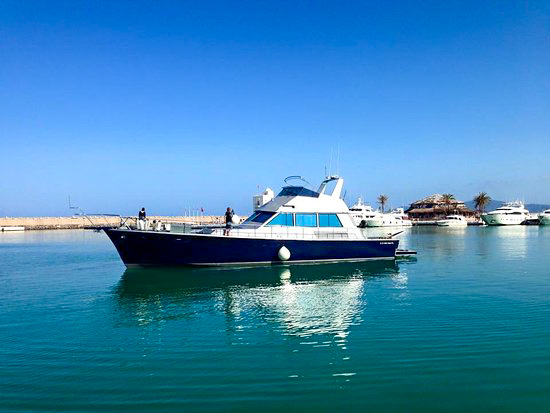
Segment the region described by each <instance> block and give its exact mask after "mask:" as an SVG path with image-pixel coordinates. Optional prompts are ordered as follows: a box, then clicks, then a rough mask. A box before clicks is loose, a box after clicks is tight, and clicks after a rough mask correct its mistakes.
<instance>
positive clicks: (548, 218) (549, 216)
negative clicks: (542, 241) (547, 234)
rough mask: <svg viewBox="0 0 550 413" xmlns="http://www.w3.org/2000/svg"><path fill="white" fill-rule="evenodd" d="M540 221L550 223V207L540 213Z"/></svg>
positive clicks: (543, 223)
mask: <svg viewBox="0 0 550 413" xmlns="http://www.w3.org/2000/svg"><path fill="white" fill-rule="evenodd" d="M539 222H540V224H541V225H550V209H547V210H545V211H543V212H541V213H540V214H539Z"/></svg>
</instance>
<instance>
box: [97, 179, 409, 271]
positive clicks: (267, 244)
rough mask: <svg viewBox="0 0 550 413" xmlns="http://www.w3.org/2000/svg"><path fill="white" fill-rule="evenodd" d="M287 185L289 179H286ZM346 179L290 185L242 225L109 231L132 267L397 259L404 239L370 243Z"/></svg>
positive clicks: (127, 263)
mask: <svg viewBox="0 0 550 413" xmlns="http://www.w3.org/2000/svg"><path fill="white" fill-rule="evenodd" d="M285 182H286V180H285ZM343 185H344V180H343V179H342V178H340V177H339V176H331V177H327V178H326V179H325V180H324V181H323V182H322V183H321V185H320V186H319V189H318V190H316V191H315V190H312V189H308V188H306V187H305V186H293V185H289V186H285V187H283V189H282V191H281V192H280V193H279V194H278V195H277V196H276V197H275V198H273V199H272V200H271V201H269V202H268V203H266V204H265V205H262V206H261V207H259V208H257V209H256V210H255V211H254V213H253V214H252V215H251V216H250V217H249V218H248V219H247V220H246V221H245V222H244V223H243V224H241V225H237V226H235V227H234V228H232V229H231V231H230V232H229V234H228V235H227V234H226V235H224V229H223V228H202V229H200V230H193V229H190V227H188V226H183V225H174V224H173V225H171V226H170V225H157V226H155V227H154V228H155V230H138V229H134V228H132V227H130V226H126V227H124V226H121V227H119V228H112V229H105V232H106V233H107V235H108V236H109V238H110V239H111V241H112V242H113V244H114V245H115V247H116V249H117V251H118V253H119V254H120V257H121V258H122V261H123V262H124V264H126V266H128V267H132V266H151V265H152V266H181V265H185V266H221V265H266V264H283V263H287V264H292V263H310V262H339V261H365V260H373V259H389V260H392V259H394V258H395V256H396V252H397V247H398V244H399V240H397V239H395V238H392V237H391V236H390V237H386V238H368V237H366V236H365V235H364V233H363V232H362V231H361V230H360V229H359V228H357V227H356V225H355V223H354V221H353V218H352V216H351V214H350V211H349V209H348V207H347V206H346V204H345V202H344V201H343V200H342V199H341V193H342V187H343Z"/></svg>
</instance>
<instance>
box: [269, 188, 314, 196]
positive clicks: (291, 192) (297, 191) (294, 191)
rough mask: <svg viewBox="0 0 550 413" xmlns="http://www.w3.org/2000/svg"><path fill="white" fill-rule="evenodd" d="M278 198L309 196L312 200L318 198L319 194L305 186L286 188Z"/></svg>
mask: <svg viewBox="0 0 550 413" xmlns="http://www.w3.org/2000/svg"><path fill="white" fill-rule="evenodd" d="M277 196H309V197H311V198H317V197H319V194H318V193H317V192H315V191H312V190H311V189H307V188H304V187H303V186H285V187H284V188H283V189H282V190H281V192H279V195H277Z"/></svg>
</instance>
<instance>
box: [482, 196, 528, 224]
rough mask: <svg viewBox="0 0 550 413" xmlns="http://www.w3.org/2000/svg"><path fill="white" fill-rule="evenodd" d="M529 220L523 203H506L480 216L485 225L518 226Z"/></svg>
mask: <svg viewBox="0 0 550 413" xmlns="http://www.w3.org/2000/svg"><path fill="white" fill-rule="evenodd" d="M528 218H529V211H528V210H527V209H525V206H524V205H523V202H519V201H516V202H507V203H505V204H504V205H502V206H501V207H499V208H497V209H495V210H494V211H491V212H487V213H486V214H482V215H481V219H482V220H483V222H485V223H486V224H487V225H520V224H521V223H523V222H524V221H525V220H526V219H528Z"/></svg>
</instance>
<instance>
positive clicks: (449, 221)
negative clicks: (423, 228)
mask: <svg viewBox="0 0 550 413" xmlns="http://www.w3.org/2000/svg"><path fill="white" fill-rule="evenodd" d="M436 224H437V225H439V226H440V227H465V226H467V225H468V221H466V218H464V217H463V216H462V215H447V216H446V217H445V219H441V220H439V221H436Z"/></svg>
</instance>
